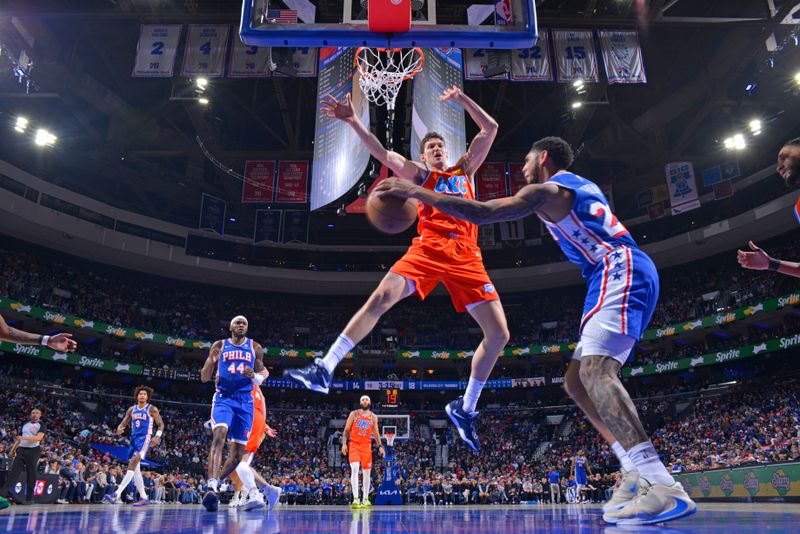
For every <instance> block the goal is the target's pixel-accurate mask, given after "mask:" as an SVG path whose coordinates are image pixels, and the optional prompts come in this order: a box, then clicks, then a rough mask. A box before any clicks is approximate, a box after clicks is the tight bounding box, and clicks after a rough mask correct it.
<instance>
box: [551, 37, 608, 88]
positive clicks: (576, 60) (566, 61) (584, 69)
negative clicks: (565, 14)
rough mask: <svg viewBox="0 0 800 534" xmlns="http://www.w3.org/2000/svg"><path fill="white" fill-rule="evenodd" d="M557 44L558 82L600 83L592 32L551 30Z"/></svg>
mask: <svg viewBox="0 0 800 534" xmlns="http://www.w3.org/2000/svg"><path fill="white" fill-rule="evenodd" d="M550 31H551V32H552V33H553V41H554V42H555V50H556V64H557V65H558V81H560V82H574V81H577V80H582V81H584V82H596V81H599V79H600V78H599V75H598V72H597V54H595V51H594V34H593V33H592V31H591V30H550Z"/></svg>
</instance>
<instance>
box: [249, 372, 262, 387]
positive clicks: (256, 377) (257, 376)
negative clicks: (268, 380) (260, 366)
mask: <svg viewBox="0 0 800 534" xmlns="http://www.w3.org/2000/svg"><path fill="white" fill-rule="evenodd" d="M252 380H253V384H255V385H257V386H260V385H261V384H263V383H264V377H263V376H262V375H260V374H255V375H253V378H252Z"/></svg>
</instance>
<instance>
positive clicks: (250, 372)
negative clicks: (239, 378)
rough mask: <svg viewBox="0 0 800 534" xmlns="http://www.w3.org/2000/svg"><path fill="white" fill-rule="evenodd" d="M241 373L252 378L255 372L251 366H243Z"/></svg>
mask: <svg viewBox="0 0 800 534" xmlns="http://www.w3.org/2000/svg"><path fill="white" fill-rule="evenodd" d="M242 374H243V375H244V376H246V377H247V378H253V377H254V376H256V372H255V371H253V368H252V367H245V368H244V370H242Z"/></svg>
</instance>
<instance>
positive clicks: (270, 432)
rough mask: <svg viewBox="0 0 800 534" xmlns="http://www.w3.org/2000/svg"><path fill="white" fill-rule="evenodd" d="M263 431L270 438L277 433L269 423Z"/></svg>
mask: <svg viewBox="0 0 800 534" xmlns="http://www.w3.org/2000/svg"><path fill="white" fill-rule="evenodd" d="M264 432H265V433H266V434H267V436H269V437H271V438H274V437H275V436H277V435H278V431H277V430H275V429H274V428H272V427H271V426H269V425H267V429H266V430H265V431H264Z"/></svg>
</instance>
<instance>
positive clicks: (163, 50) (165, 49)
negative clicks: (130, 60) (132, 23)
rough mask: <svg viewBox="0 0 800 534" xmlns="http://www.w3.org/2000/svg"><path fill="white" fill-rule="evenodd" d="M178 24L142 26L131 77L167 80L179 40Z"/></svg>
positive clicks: (172, 66) (170, 73)
mask: <svg viewBox="0 0 800 534" xmlns="http://www.w3.org/2000/svg"><path fill="white" fill-rule="evenodd" d="M181 28H182V26H181V25H180V24H167V25H161V24H142V26H141V28H140V30H139V44H138V45H137V47H136V63H135V64H134V66H133V74H132V75H133V76H138V77H150V78H169V77H171V76H172V69H173V68H174V67H175V56H176V54H177V51H178V41H179V40H180V38H181Z"/></svg>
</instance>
